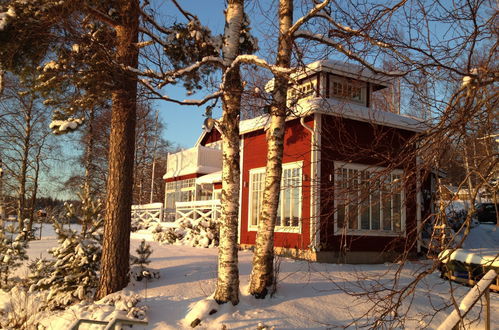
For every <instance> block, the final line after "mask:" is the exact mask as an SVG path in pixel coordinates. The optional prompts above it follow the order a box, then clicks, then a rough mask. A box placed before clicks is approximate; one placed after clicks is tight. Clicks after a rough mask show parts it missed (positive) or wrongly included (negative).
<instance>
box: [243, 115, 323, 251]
mask: <svg viewBox="0 0 499 330" xmlns="http://www.w3.org/2000/svg"><path fill="white" fill-rule="evenodd" d="M305 123H306V124H307V125H308V126H309V127H311V128H312V127H313V125H314V120H313V117H312V116H310V117H308V118H306V120H305ZM310 145H311V135H310V132H308V131H307V130H306V129H305V128H304V127H303V126H302V125H301V124H300V121H299V119H295V120H291V121H289V122H287V123H286V131H285V135H284V155H283V163H289V162H296V161H300V160H302V161H303V169H302V184H303V186H302V230H301V233H279V232H276V233H275V246H278V247H286V248H299V249H306V248H307V247H308V245H309V244H310ZM266 155H267V141H266V138H265V132H264V131H263V129H260V130H258V131H255V132H251V133H247V134H245V135H244V162H243V168H242V169H241V171H242V176H243V185H242V194H243V195H242V205H241V231H240V235H241V243H242V244H255V238H256V231H249V230H248V215H249V179H250V177H249V170H250V169H253V168H259V167H265V165H266Z"/></svg>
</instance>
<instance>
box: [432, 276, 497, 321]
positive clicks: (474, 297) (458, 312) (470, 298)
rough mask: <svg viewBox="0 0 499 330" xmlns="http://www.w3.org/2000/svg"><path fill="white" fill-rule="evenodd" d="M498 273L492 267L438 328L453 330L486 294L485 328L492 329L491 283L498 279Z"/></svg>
mask: <svg viewBox="0 0 499 330" xmlns="http://www.w3.org/2000/svg"><path fill="white" fill-rule="evenodd" d="M496 279H497V273H496V271H495V270H494V269H491V270H489V271H488V272H487V274H485V275H484V276H483V277H482V279H481V280H480V281H479V282H478V283H477V284H476V285H475V286H474V287H473V288H472V289H471V290H470V291H469V292H468V293H467V294H466V296H465V297H464V299H463V300H462V301H461V303H460V304H459V306H458V309H454V310H453V311H452V313H451V314H450V315H449V316H448V317H447V318H446V319H445V321H444V322H442V324H440V326H439V327H438V330H451V329H455V327H456V326H457V325H458V324H459V322H460V321H461V320H462V319H464V317H465V316H466V314H468V312H469V311H470V310H471V308H472V307H473V306H474V305H475V304H476V302H477V301H478V300H480V298H481V297H482V296H483V295H485V304H486V306H485V329H487V330H489V329H490V290H489V287H490V285H491V284H492V283H493V282H494V281H496Z"/></svg>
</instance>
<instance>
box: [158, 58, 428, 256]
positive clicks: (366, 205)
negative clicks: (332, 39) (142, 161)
mask: <svg viewBox="0 0 499 330" xmlns="http://www.w3.org/2000/svg"><path fill="white" fill-rule="evenodd" d="M295 78H296V81H297V83H295V84H294V85H290V95H289V96H290V97H289V98H290V100H291V101H290V106H291V107H292V108H293V109H294V111H293V115H292V116H290V117H289V118H288V119H287V122H286V132H285V146H284V157H283V176H282V190H281V197H280V204H279V205H280V206H279V211H278V217H277V227H276V234H275V246H276V247H277V248H278V249H280V250H281V251H282V252H287V253H289V254H291V255H295V256H298V257H303V258H307V259H311V260H320V261H339V262H352V263H372V262H381V261H383V260H386V259H393V258H396V256H397V255H399V254H400V253H401V252H402V251H403V250H409V251H410V252H412V253H415V252H417V249H418V244H417V241H418V240H417V237H418V230H417V228H419V223H418V222H420V221H421V212H422V210H421V208H422V206H421V205H422V202H421V194H420V193H419V191H420V190H421V187H420V186H421V185H420V184H418V182H417V181H418V180H417V179H418V178H417V177H418V176H417V175H416V174H415V173H417V171H416V157H415V156H414V154H413V152H412V151H414V149H413V144H412V143H410V142H411V139H412V138H413V137H414V136H415V135H416V134H418V133H420V132H422V131H423V129H424V127H423V126H422V124H421V122H420V121H418V120H417V119H415V118H412V117H408V116H404V115H400V114H396V113H393V112H386V111H382V110H375V109H374V107H373V106H372V104H373V95H374V93H375V92H377V91H381V90H383V89H385V88H387V87H389V86H390V81H389V80H388V79H387V77H385V76H383V75H380V74H374V73H372V72H370V71H368V70H366V69H362V68H360V67H358V66H354V65H350V64H342V63H338V62H333V61H318V62H315V63H313V64H311V65H309V66H308V67H307V69H306V70H304V71H303V72H301V73H299V74H297V75H296V77H295ZM267 121H268V116H266V115H262V116H259V117H256V118H253V119H249V120H242V121H241V122H240V134H241V192H240V221H239V240H240V244H241V246H251V245H253V244H254V242H255V237H256V229H257V224H258V215H259V211H260V207H261V202H262V192H263V183H264V179H265V165H266V149H267V146H266V139H265V132H266V127H267ZM220 149H221V135H220V133H219V131H218V130H217V129H216V127H215V128H214V129H213V130H211V131H210V132H208V131H204V132H203V133H202V134H201V136H200V137H199V139H198V141H197V143H196V145H195V146H194V148H191V149H189V150H185V151H182V152H180V153H176V154H172V155H169V157H168V164H167V173H166V174H165V176H164V179H165V180H166V195H165V205H166V207H167V208H169V209H171V218H172V219H173V218H174V217H175V214H176V213H177V217H178V210H179V209H183V210H185V209H189V208H191V209H193V210H194V209H196V208H197V211H198V212H197V213H196V212H191V213H190V214H191V215H192V214H198V215H201V214H202V212H204V211H206V210H208V209H211V208H217V207H218V206H219V198H220V189H221V179H222V178H221V172H220V170H221V165H222V164H221V162H222V160H221V150H220ZM184 214H185V213H184ZM210 214H211V215H212V216H214V215H215V214H216V212H211V213H210ZM413 243H414V244H413Z"/></svg>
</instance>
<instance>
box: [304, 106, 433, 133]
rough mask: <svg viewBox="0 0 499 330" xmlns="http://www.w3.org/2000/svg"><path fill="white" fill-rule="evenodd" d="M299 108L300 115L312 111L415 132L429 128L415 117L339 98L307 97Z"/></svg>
mask: <svg viewBox="0 0 499 330" xmlns="http://www.w3.org/2000/svg"><path fill="white" fill-rule="evenodd" d="M297 110H298V113H299V114H300V117H302V116H306V115H308V114H312V113H323V114H332V115H337V116H339V117H341V118H348V119H354V120H359V121H364V122H368V123H373V124H378V125H383V126H389V127H394V128H400V129H405V130H408V131H413V132H423V131H425V130H426V129H427V125H426V124H425V123H424V122H423V121H421V120H420V119H417V118H415V117H411V116H406V115H401V114H396V113H393V112H388V111H381V110H373V109H371V108H367V107H365V106H362V105H360V104H355V103H349V102H344V101H341V100H337V99H323V98H311V99H306V100H303V101H302V102H298V105H297Z"/></svg>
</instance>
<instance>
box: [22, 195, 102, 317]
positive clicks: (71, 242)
mask: <svg viewBox="0 0 499 330" xmlns="http://www.w3.org/2000/svg"><path fill="white" fill-rule="evenodd" d="M81 200H82V202H81V213H82V214H83V215H82V216H81V219H80V220H81V222H82V224H83V226H82V231H81V232H77V231H75V230H72V229H68V228H63V226H62V225H61V223H60V222H59V221H57V220H55V219H54V221H53V225H54V228H55V231H56V233H57V235H58V240H59V245H58V246H57V247H55V248H53V249H51V250H49V252H50V253H51V254H52V255H53V257H54V260H53V261H50V262H47V261H45V260H43V259H42V260H38V261H37V263H36V264H35V265H33V266H32V267H33V269H34V273H32V274H31V275H30V279H31V286H30V292H34V291H38V290H47V291H48V295H47V299H46V307H47V308H49V309H57V308H63V307H64V306H67V305H71V304H73V303H75V302H77V301H81V300H85V299H88V298H91V297H92V296H93V294H94V291H95V288H96V287H97V284H98V277H97V272H98V270H99V266H100V257H101V252H102V226H103V219H102V217H101V208H102V204H101V203H100V202H97V203H94V202H92V201H91V199H90V197H89V194H88V192H87V193H85V192H84V194H83V195H82V196H81ZM67 210H68V213H67V217H72V216H74V214H75V210H74V208H73V207H72V206H70V205H68V206H67ZM47 272H48V274H46V273H47Z"/></svg>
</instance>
